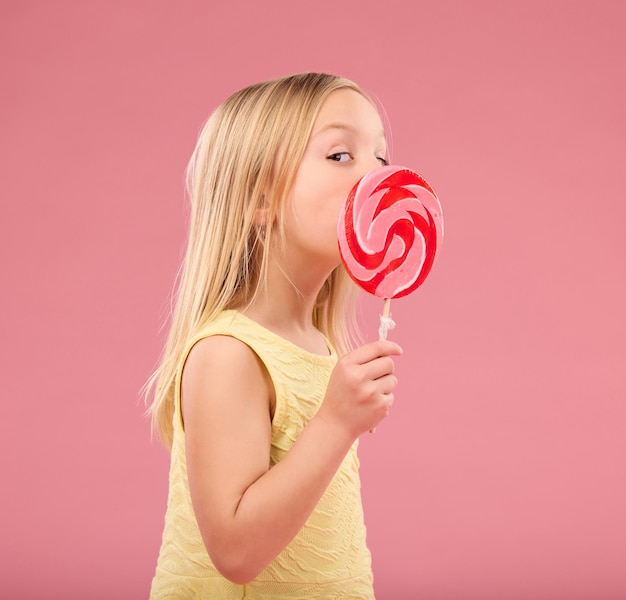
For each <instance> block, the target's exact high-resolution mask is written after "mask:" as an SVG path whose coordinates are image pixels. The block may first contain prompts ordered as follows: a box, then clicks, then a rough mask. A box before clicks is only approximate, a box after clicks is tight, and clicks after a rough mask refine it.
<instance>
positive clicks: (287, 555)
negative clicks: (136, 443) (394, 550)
mask: <svg viewBox="0 0 626 600" xmlns="http://www.w3.org/2000/svg"><path fill="white" fill-rule="evenodd" d="M211 335H229V336H232V337H235V338H237V339H239V340H241V341H242V342H244V343H245V344H247V345H248V346H249V347H250V348H252V350H254V352H255V353H256V354H257V355H258V356H259V358H260V359H261V360H262V361H263V363H264V365H265V367H266V368H267V371H268V373H269V375H270V377H271V379H272V382H273V384H274V388H275V391H276V408H275V413H274V418H273V421H272V445H271V451H270V464H271V465H275V464H276V463H277V462H278V461H280V460H281V459H282V458H283V457H284V456H285V454H286V453H287V452H288V451H289V449H290V448H291V446H292V445H293V443H294V441H295V440H296V438H297V437H298V435H299V434H300V432H301V431H302V429H303V427H304V426H305V425H306V423H307V422H308V421H309V419H311V417H313V415H315V413H316V412H317V410H318V408H319V406H320V404H321V402H322V399H323V398H324V394H325V391H326V386H327V384H328V379H329V377H330V374H331V371H332V369H333V367H334V366H335V363H336V362H337V356H336V354H335V352H334V351H332V350H331V353H330V355H329V356H319V355H316V354H311V353H310V352H307V351H305V350H303V349H302V348H299V347H298V346H295V345H294V344H292V343H290V342H288V341H287V340H285V339H283V338H281V337H279V336H277V335H276V334H274V333H272V332H270V331H268V330H267V329H265V328H264V327H261V326H260V325H259V324H257V323H255V322H254V321H251V320H250V319H248V318H247V317H245V316H244V315H242V314H241V313H239V312H236V311H225V312H223V313H221V314H220V315H219V316H218V317H217V319H216V320H214V321H213V322H211V323H210V324H209V325H208V326H207V327H206V328H204V330H203V331H202V332H200V334H198V335H197V336H196V337H195V338H194V339H192V340H191V341H190V343H189V346H188V350H187V351H186V352H185V354H184V356H183V357H182V359H181V363H180V367H179V370H178V377H177V381H176V397H175V412H174V442H173V446H172V457H171V466H170V476H169V498H168V507H167V513H166V517H165V530H164V532H163V541H162V546H161V551H160V554H159V560H158V563H157V569H156V575H155V577H154V580H153V582H152V591H151V595H150V598H151V600H161V599H164V598H170V599H171V598H180V599H182V598H186V599H189V598H211V599H216V600H217V599H219V600H222V599H223V600H235V599H243V598H245V599H247V600H253V599H254V600H257V599H258V600H261V599H263V600H266V599H267V600H269V599H276V598H294V599H295V598H298V599H307V600H311V599H315V598H319V599H322V598H323V599H324V600H332V599H357V598H358V599H359V600H364V599H365V600H367V599H373V598H374V593H373V589H372V570H371V558H370V553H369V550H368V549H367V546H366V544H365V525H364V522H363V509H362V506H361V494H360V481H359V473H358V468H359V463H358V459H357V453H356V450H357V445H358V442H355V443H354V445H353V446H352V448H351V449H350V451H349V452H348V454H347V456H346V458H345V459H344V461H343V463H342V465H341V467H340V468H339V470H338V472H337V474H336V475H335V477H334V479H333V480H332V482H331V483H330V485H329V486H328V489H327V490H326V492H325V494H324V495H323V497H322V498H321V499H320V501H319V503H318V505H317V507H316V508H315V510H314V512H313V513H312V515H311V516H310V517H309V519H308V521H307V522H306V523H305V525H304V526H303V528H302V529H301V530H300V532H299V533H298V534H297V535H296V537H295V538H294V539H293V540H292V541H291V542H290V543H289V544H288V546H287V547H286V548H285V549H284V550H283V551H282V552H281V553H280V554H279V555H278V556H277V557H276V558H275V559H274V560H273V561H272V562H271V563H270V564H269V565H268V567H267V568H266V569H265V570H264V571H263V572H261V573H260V575H259V576H258V577H257V578H256V579H255V580H254V581H252V582H250V583H248V584H246V585H236V584H233V583H231V582H230V581H228V580H227V579H225V578H224V577H222V576H221V575H220V574H219V572H218V571H217V570H216V569H215V567H214V566H213V564H212V563H211V560H210V558H209V556H208V554H207V552H206V550H205V547H204V544H203V542H202V538H201V536H200V532H199V530H198V525H197V523H196V519H195V516H194V512H193V507H192V504H191V498H190V495H189V487H188V482H187V468H186V460H185V439H184V436H185V434H184V431H183V427H182V422H181V416H180V415H181V413H180V379H181V374H182V368H183V366H184V363H185V360H186V358H187V355H188V354H189V351H190V350H191V348H192V347H193V345H194V344H195V343H197V342H198V341H199V340H200V339H202V338H204V337H208V336H211Z"/></svg>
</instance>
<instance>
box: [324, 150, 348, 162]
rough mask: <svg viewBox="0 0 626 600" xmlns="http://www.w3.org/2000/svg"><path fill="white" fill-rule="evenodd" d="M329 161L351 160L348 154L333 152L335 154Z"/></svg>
mask: <svg viewBox="0 0 626 600" xmlns="http://www.w3.org/2000/svg"><path fill="white" fill-rule="evenodd" d="M328 158H329V160H334V161H335V162H340V163H342V162H348V161H349V160H352V156H350V153H349V152H335V154H331V155H330V156H329V157H328Z"/></svg>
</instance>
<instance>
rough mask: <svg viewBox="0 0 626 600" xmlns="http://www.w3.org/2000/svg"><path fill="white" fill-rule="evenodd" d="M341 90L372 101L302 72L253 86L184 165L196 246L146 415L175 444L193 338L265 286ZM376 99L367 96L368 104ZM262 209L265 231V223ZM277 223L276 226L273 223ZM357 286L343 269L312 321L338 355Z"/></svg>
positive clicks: (216, 116)
mask: <svg viewBox="0 0 626 600" xmlns="http://www.w3.org/2000/svg"><path fill="white" fill-rule="evenodd" d="M342 88H348V89H352V90H355V91H357V92H359V93H360V94H362V95H363V96H365V97H366V98H368V96H367V95H366V94H365V93H364V92H363V90H361V88H360V87H359V86H357V85H356V84H355V83H353V82H352V81H350V80H348V79H344V78H341V77H337V76H334V75H327V74H322V73H302V74H298V75H292V76H289V77H282V78H279V79H274V80H271V81H267V82H263V83H259V84H255V85H252V86H250V87H247V88H245V89H243V90H240V91H239V92H236V93H235V94H233V95H232V96H231V97H230V98H228V99H227V100H226V101H225V102H224V103H223V104H222V105H221V106H219V107H218V108H217V109H216V110H215V112H214V113H213V114H212V115H211V116H210V117H209V119H208V121H207V122H206V124H205V125H204V127H203V129H202V131H201V133H200V136H199V138H198V142H197V145H196V148H195V150H194V152H193V154H192V157H191V160H190V161H189V165H188V167H187V193H188V196H189V198H190V200H191V216H190V229H189V240H188V245H187V251H186V255H185V259H184V262H183V265H182V268H181V271H180V280H179V285H178V289H177V292H176V295H175V298H176V303H175V307H174V310H173V313H172V320H171V327H170V332H169V336H168V339H167V342H166V345H165V349H164V352H163V356H162V358H161V363H160V365H159V367H158V368H157V370H156V371H155V372H154V374H153V375H152V377H151V378H150V380H149V381H148V383H147V384H146V395H148V394H149V393H150V392H151V391H152V390H153V389H154V399H153V401H152V404H151V406H150V408H149V410H148V412H149V413H150V415H151V417H152V426H153V429H156V430H157V431H158V433H159V435H160V437H161V440H162V441H163V443H164V445H165V446H166V447H168V448H171V445H172V435H173V429H172V417H173V412H174V391H175V381H176V374H177V371H178V369H179V368H180V364H179V363H180V360H181V357H182V355H183V352H184V351H185V350H186V347H187V345H188V344H189V342H190V340H191V338H192V337H193V336H194V335H196V334H197V333H198V331H199V330H200V329H201V328H202V327H203V325H205V324H206V323H207V322H208V321H210V320H211V319H213V318H214V317H215V316H216V315H217V314H218V313H219V312H220V311H222V310H224V309H228V308H233V307H239V306H245V305H246V304H247V303H249V302H250V301H251V299H252V298H253V297H254V294H255V293H256V291H257V289H258V287H259V283H262V282H263V281H265V276H266V273H267V265H268V252H267V249H268V248H270V247H271V244H272V236H273V235H278V236H280V239H282V227H281V225H282V222H283V220H282V210H283V207H284V201H283V200H284V199H285V197H286V195H287V194H288V193H289V191H290V189H291V187H292V185H293V182H294V179H295V175H296V171H297V169H298V166H299V164H300V161H301V159H302V155H303V153H304V150H305V147H306V145H307V142H308V139H309V136H310V133H311V129H312V127H313V123H314V121H315V118H316V116H317V114H318V112H319V109H320V107H321V105H322V103H323V102H324V100H325V99H326V98H327V97H328V95H329V94H330V93H331V92H333V91H335V90H337V89H342ZM368 99H369V98H368ZM261 208H262V209H264V211H265V213H266V215H267V219H266V223H267V226H263V225H259V223H258V214H259V209H261ZM272 224H275V225H276V226H275V227H273V226H272ZM355 297H356V289H355V288H354V286H353V284H352V283H351V282H350V280H349V278H348V277H347V275H346V273H345V271H344V269H343V267H341V266H339V267H337V268H336V269H335V270H334V271H333V272H332V274H331V275H330V276H329V278H328V279H327V281H326V282H325V284H324V287H323V288H322V290H321V291H320V293H319V295H318V298H317V302H316V307H315V309H314V314H313V322H314V324H315V325H316V326H317V327H318V328H319V329H320V330H321V331H322V332H323V333H324V334H325V335H326V336H327V337H328V338H329V339H330V340H331V342H332V343H333V344H334V345H335V346H336V347H337V349H338V350H339V352H345V351H346V350H348V349H349V348H350V347H351V345H352V341H353V339H354V331H355V329H354V323H355V319H354V310H353V309H354V301H355Z"/></svg>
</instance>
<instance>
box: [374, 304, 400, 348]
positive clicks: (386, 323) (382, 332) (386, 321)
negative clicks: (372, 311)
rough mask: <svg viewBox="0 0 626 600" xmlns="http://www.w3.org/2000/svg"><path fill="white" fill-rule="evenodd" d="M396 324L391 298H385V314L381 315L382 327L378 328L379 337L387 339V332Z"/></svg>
mask: <svg viewBox="0 0 626 600" xmlns="http://www.w3.org/2000/svg"><path fill="white" fill-rule="evenodd" d="M395 326H396V324H395V323H394V321H393V319H392V318H391V298H385V303H384V304H383V314H382V315H380V328H379V329H378V339H379V340H386V339H387V332H388V331H389V330H390V329H393V328H394V327H395Z"/></svg>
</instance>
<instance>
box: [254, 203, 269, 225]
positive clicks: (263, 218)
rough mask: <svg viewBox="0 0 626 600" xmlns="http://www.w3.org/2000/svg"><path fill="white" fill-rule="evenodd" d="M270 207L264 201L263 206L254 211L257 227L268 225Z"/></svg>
mask: <svg viewBox="0 0 626 600" xmlns="http://www.w3.org/2000/svg"><path fill="white" fill-rule="evenodd" d="M269 212H270V210H269V207H268V206H266V205H265V203H263V206H260V207H259V208H257V209H256V210H255V211H254V224H255V225H256V226H257V227H264V226H265V225H267V219H268V217H269Z"/></svg>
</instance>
